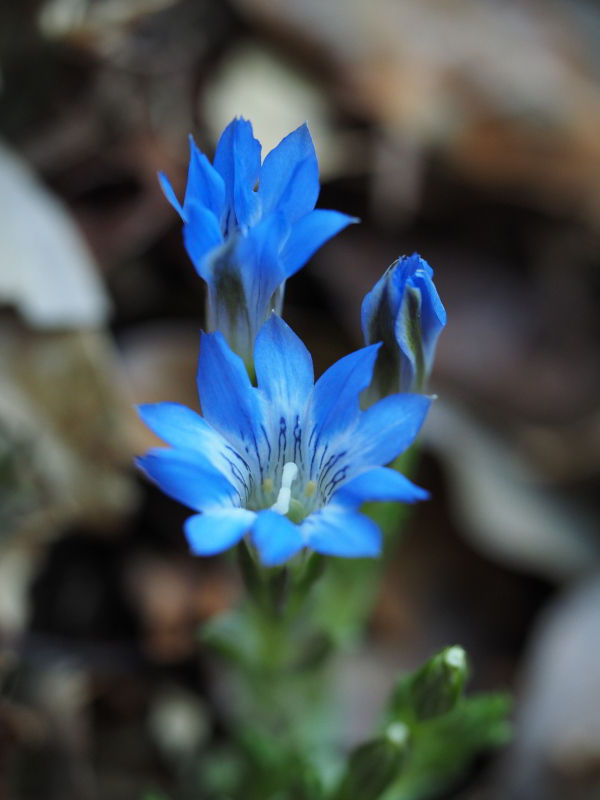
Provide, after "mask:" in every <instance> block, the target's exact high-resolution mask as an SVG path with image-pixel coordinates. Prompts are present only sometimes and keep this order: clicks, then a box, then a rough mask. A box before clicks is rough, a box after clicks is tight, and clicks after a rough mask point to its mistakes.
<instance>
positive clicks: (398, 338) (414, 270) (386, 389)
mask: <svg viewBox="0 0 600 800" xmlns="http://www.w3.org/2000/svg"><path fill="white" fill-rule="evenodd" d="M361 322H362V331H363V336H364V340H365V344H367V345H369V344H373V343H374V342H382V343H383V344H382V347H381V350H380V351H379V355H378V357H377V362H376V364H375V369H374V372H373V381H372V383H371V386H370V387H369V389H368V391H367V393H366V394H365V396H364V398H363V402H364V403H365V405H370V403H372V402H374V401H376V400H378V399H379V398H381V397H385V396H386V395H388V394H390V393H393V392H415V391H416V392H421V391H423V390H424V388H425V383H426V381H427V378H428V377H429V374H430V372H431V368H432V366H433V357H434V354H435V347H436V344H437V340H438V336H439V335H440V333H441V331H442V329H443V327H444V326H445V324H446V311H445V309H444V306H443V305H442V301H441V300H440V298H439V295H438V293H437V289H436V288H435V285H434V283H433V270H432V269H431V267H430V266H429V264H428V263H427V262H426V261H425V260H424V259H422V258H421V257H420V256H418V255H417V254H416V253H414V254H413V255H412V256H402V257H401V258H399V259H398V260H397V261H396V262H395V263H394V264H392V266H391V267H389V268H388V269H387V271H386V272H385V273H384V275H383V276H382V277H381V279H380V280H379V281H378V282H377V283H376V284H375V286H374V287H373V289H372V290H371V291H370V292H369V293H368V294H367V295H366V296H365V299H364V300H363V304H362V310H361Z"/></svg>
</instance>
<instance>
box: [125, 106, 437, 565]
mask: <svg viewBox="0 0 600 800" xmlns="http://www.w3.org/2000/svg"><path fill="white" fill-rule="evenodd" d="M161 181H162V184H163V189H164V191H165V193H166V195H167V197H168V199H169V200H170V201H171V203H172V205H173V206H174V207H175V208H176V209H177V211H178V212H179V213H180V215H181V217H182V219H183V222H184V239H185V242H186V246H187V249H188V253H189V255H190V257H191V259H192V261H193V262H194V264H195V266H196V269H197V270H198V272H199V273H200V275H201V276H202V278H204V280H205V281H206V283H207V287H208V292H207V296H208V313H207V317H208V320H207V325H208V329H209V332H208V333H204V334H203V335H202V340H201V347H200V358H199V365H198V378H197V383H198V394H199V398H200V405H201V408H202V416H200V415H199V414H197V413H196V412H194V411H192V410H191V409H189V408H186V407H185V406H181V405H178V404H175V403H158V404H153V405H143V406H141V407H140V409H139V412H140V415H141V417H142V419H143V420H144V422H145V423H146V424H147V425H148V426H149V427H150V428H151V429H152V430H153V431H154V432H155V433H156V434H157V435H158V436H159V437H160V438H161V439H163V440H164V441H165V442H166V443H167V444H168V445H170V446H169V447H167V448H155V449H153V450H151V451H150V452H149V453H147V454H146V455H144V456H142V457H141V458H139V459H138V465H139V466H140V468H141V469H142V470H143V471H144V472H145V473H146V474H147V475H148V477H149V478H150V479H151V480H153V481H154V482H155V483H157V484H158V485H159V486H160V487H161V489H162V490H163V491H164V492H165V493H166V494H168V495H170V496H171V497H174V498H175V499H176V500H178V501H180V502H182V503H184V504H185V505H187V506H189V507H190V508H191V509H193V510H194V511H195V512H196V513H195V514H193V515H192V516H191V517H189V518H188V520H187V521H186V523H185V532H186V535H187V538H188V541H189V544H190V547H191V549H192V551H193V552H194V553H197V554H201V555H212V554H214V553H218V552H220V551H222V550H225V549H227V548H229V547H231V546H232V545H234V544H235V543H236V542H238V541H239V540H240V539H242V538H243V537H244V536H246V535H248V536H249V539H250V541H251V542H252V544H253V545H254V547H255V548H256V549H257V551H258V553H259V554H260V557H261V560H262V561H263V563H264V564H265V565H275V564H280V563H283V562H285V561H287V560H288V559H289V558H291V557H292V556H293V555H294V554H295V553H297V552H298V551H299V550H301V549H303V548H310V549H312V550H314V551H317V552H319V553H324V554H328V555H337V556H348V557H353V556H376V555H377V554H378V553H379V552H380V549H381V533H380V531H379V528H378V527H377V525H376V524H375V523H374V522H373V521H372V520H371V519H370V518H369V517H367V516H366V515H364V514H361V513H360V508H361V505H362V504H363V503H364V502H365V501H372V500H395V501H401V502H407V503H411V502H414V501H417V500H422V499H425V498H426V497H427V496H428V495H427V492H426V491H425V490H423V489H421V488H419V487H418V486H415V485H414V484H413V483H412V482H411V481H409V480H408V478H406V477H404V476H403V475H401V474H400V473H398V472H396V471H395V470H393V469H390V468H388V467H386V466H385V465H386V464H390V463H391V462H392V461H393V460H394V459H395V458H396V457H397V456H398V455H399V454H400V453H402V452H403V451H404V450H406V448H407V447H409V446H410V445H411V444H412V442H413V441H414V439H415V437H416V436H417V434H418V432H419V429H420V427H421V425H422V423H423V421H424V419H425V416H426V414H427V410H428V408H429V405H430V398H429V397H427V396H426V395H424V394H419V393H415V391H414V390H415V389H416V390H417V391H422V389H423V385H424V380H425V376H426V374H427V373H428V371H429V369H430V368H431V362H432V358H433V350H434V348H435V343H436V340H437V336H438V335H439V332H440V330H441V328H442V327H443V325H444V323H445V314H444V309H443V306H442V305H441V302H440V300H439V297H438V296H437V292H436V291H435V287H434V286H433V282H432V280H431V276H432V271H431V268H430V267H429V265H427V264H426V262H424V261H423V260H422V259H420V258H419V257H418V256H416V255H415V256H412V257H411V258H409V259H401V260H400V261H399V262H397V263H396V265H394V266H392V267H391V268H390V270H388V272H387V273H386V274H385V275H384V277H383V278H382V279H381V281H379V283H378V284H377V285H376V286H375V287H374V289H373V290H372V291H371V292H370V293H369V294H368V295H367V297H366V298H365V301H364V303H363V311H362V323H363V333H364V336H365V340H366V346H365V347H364V348H362V349H360V350H358V351H356V352H354V353H351V354H350V355H348V356H346V357H344V358H342V359H340V360H339V361H338V362H337V363H335V364H333V365H332V366H331V367H330V368H329V369H328V370H327V371H326V372H325V373H324V374H323V375H321V377H320V378H319V379H318V380H317V381H316V383H315V382H314V376H313V366H312V359H311V356H310V354H309V352H308V350H307V349H306V347H305V346H304V344H303V343H302V342H301V341H300V339H299V338H298V337H297V336H296V334H295V333H294V332H293V331H292V330H291V329H290V328H289V327H288V326H287V325H286V323H285V322H284V321H283V320H282V319H281V317H280V316H279V314H280V312H281V301H282V296H283V286H284V283H285V280H286V278H287V277H289V276H290V275H292V274H293V273H294V272H295V271H296V270H298V269H299V268H300V267H301V266H302V265H303V264H304V263H305V262H306V260H307V259H308V258H309V257H310V255H312V253H313V252H314V251H315V250H316V249H317V248H318V247H319V246H320V245H321V244H323V242H325V241H326V240H327V239H328V238H329V237H330V236H332V235H333V234H334V233H336V232H337V231H339V230H341V229H342V228H343V227H345V226H346V225H347V224H348V223H349V222H351V221H352V219H351V218H350V217H347V216H345V215H343V214H340V213H338V212H336V211H324V210H320V209H319V210H314V206H315V202H316V199H317V195H318V189H319V186H318V174H317V162H316V157H315V153H314V148H313V145H312V141H311V138H310V134H309V133H308V129H307V127H306V126H302V127H301V128H298V130H296V131H294V132H293V133H291V134H290V135H289V136H287V137H286V138H285V139H283V141H282V142H281V143H280V144H279V145H278V146H277V147H276V148H275V149H274V150H273V151H272V152H271V153H269V155H268V156H267V157H266V158H265V160H264V163H263V164H262V166H261V164H260V145H259V143H258V142H257V141H256V139H254V137H253V135H252V128H251V126H250V123H248V122H246V121H244V120H234V121H233V122H232V123H231V124H230V125H229V126H228V127H227V128H226V130H225V132H224V133H223V135H222V137H221V139H220V141H219V144H218V146H217V151H216V154H215V158H214V165H211V164H210V162H209V161H208V159H207V158H206V157H205V156H204V155H203V154H202V153H200V151H199V150H198V149H197V147H196V146H195V144H194V143H193V142H192V143H191V156H190V166H189V173H188V183H187V188H186V192H185V198H184V201H183V204H180V203H179V201H178V200H177V198H176V196H175V193H174V192H173V190H172V188H171V186H170V184H169V183H168V181H167V180H166V178H164V176H162V177H161ZM365 397H366V398H368V402H365ZM361 402H362V408H361ZM366 406H368V407H366ZM365 408H366V410H365Z"/></svg>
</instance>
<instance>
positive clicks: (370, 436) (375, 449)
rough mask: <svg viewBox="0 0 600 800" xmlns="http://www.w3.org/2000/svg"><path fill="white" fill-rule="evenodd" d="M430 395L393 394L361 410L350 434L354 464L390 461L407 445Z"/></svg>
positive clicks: (424, 415)
mask: <svg viewBox="0 0 600 800" xmlns="http://www.w3.org/2000/svg"><path fill="white" fill-rule="evenodd" d="M430 405H431V398H430V397H427V396H426V395H422V394H392V395H389V397H384V398H383V400H380V401H379V402H378V403H375V405H373V406H371V408H369V409H367V410H366V411H365V412H363V413H362V414H361V418H360V422H359V425H358V428H357V429H356V431H355V432H354V434H353V436H352V446H353V449H352V452H353V458H354V465H355V468H358V467H360V465H363V466H364V467H367V466H379V465H381V464H389V463H390V462H391V461H393V460H394V458H396V456H397V455H399V454H400V453H403V452H404V451H405V450H406V448H407V447H409V446H410V445H411V444H412V443H413V441H414V440H415V438H416V437H417V434H418V433H419V430H420V429H421V426H422V425H423V422H424V421H425V417H426V415H427V411H428V410H429V406H430Z"/></svg>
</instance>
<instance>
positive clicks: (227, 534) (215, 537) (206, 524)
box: [183, 508, 256, 556]
mask: <svg viewBox="0 0 600 800" xmlns="http://www.w3.org/2000/svg"><path fill="white" fill-rule="evenodd" d="M255 516H256V515H255V514H254V512H253V511H247V510H246V509H245V508H229V509H216V510H214V511H209V512H208V513H207V514H196V515H194V516H193V517H189V518H188V519H186V521H185V523H184V526H183V527H184V530H185V535H186V536H187V540H188V543H189V545H190V550H191V551H192V553H194V554H195V555H197V556H214V555H215V554H216V553H221V552H223V550H228V549H229V548H230V547H233V545H234V544H237V543H238V542H239V540H240V539H241V538H242V536H243V535H244V534H245V533H247V531H248V530H249V529H250V527H251V526H252V522H253V521H254V517H255Z"/></svg>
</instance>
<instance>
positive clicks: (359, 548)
mask: <svg viewBox="0 0 600 800" xmlns="http://www.w3.org/2000/svg"><path fill="white" fill-rule="evenodd" d="M301 531H302V533H303V534H304V536H305V539H306V543H307V545H308V547H310V548H312V549H313V550H316V551H317V552H318V553H323V554H324V555H329V556H343V557H347V558H361V557H375V556H378V555H379V554H380V552H381V531H380V530H379V528H378V526H377V525H376V524H375V523H374V522H373V520H371V519H369V518H368V517H365V516H364V515H363V514H357V513H356V512H354V511H350V510H348V509H345V508H343V507H342V506H338V505H329V506H326V507H325V508H323V509H322V510H321V511H317V512H316V513H314V514H311V515H310V516H308V517H307V518H306V519H305V520H304V522H303V523H302V526H301Z"/></svg>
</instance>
